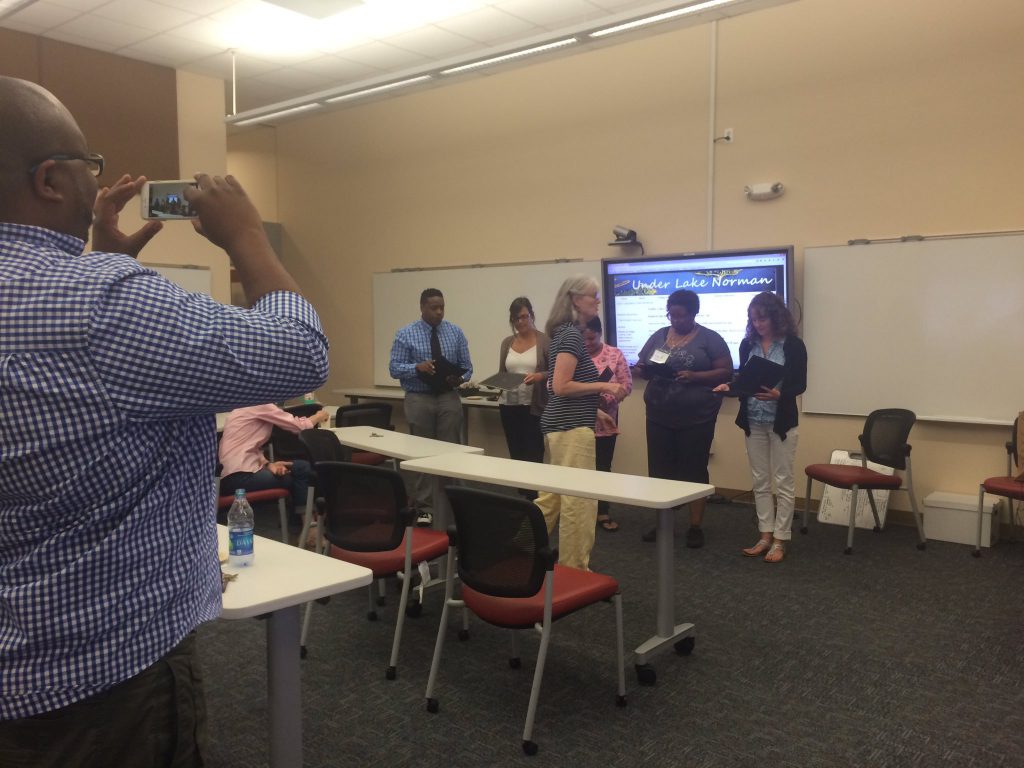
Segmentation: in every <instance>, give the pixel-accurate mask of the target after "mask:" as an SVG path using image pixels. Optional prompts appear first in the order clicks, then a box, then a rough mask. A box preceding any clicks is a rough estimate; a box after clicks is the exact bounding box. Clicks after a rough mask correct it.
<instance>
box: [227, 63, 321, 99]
mask: <svg viewBox="0 0 1024 768" xmlns="http://www.w3.org/2000/svg"><path fill="white" fill-rule="evenodd" d="M248 80H259V81H260V82H264V83H270V84H271V85H280V86H283V87H285V88H292V89H295V90H297V91H302V92H303V93H313V92H314V91H322V90H324V89H325V88H329V87H330V86H331V85H332V82H331V81H330V80H329V79H328V78H326V77H323V76H322V75H315V74H313V73H312V72H302V71H300V70H298V69H295V68H294V67H282V68H281V69H275V70H272V71H270V72H264V73H263V74H262V75H259V76H258V77H253V78H248ZM248 80H247V81H248Z"/></svg>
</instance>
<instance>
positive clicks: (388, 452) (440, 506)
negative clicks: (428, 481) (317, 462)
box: [331, 427, 484, 531]
mask: <svg viewBox="0 0 1024 768" xmlns="http://www.w3.org/2000/svg"><path fill="white" fill-rule="evenodd" d="M331 431H332V432H333V433H334V434H336V435H337V436H338V440H339V442H341V444H342V445H347V446H348V447H350V448H358V449H359V450H361V451H373V452H374V453H381V454H384V455H385V456H391V457H393V458H396V459H398V460H399V461H406V460H408V459H422V458H425V457H427V456H439V455H441V454H453V455H457V456H466V455H470V454H481V453H483V452H484V449H483V448H477V447H475V446H472V445H462V444H461V443H448V442H445V441H444V440H434V439H433V438H429V437H418V436H417V435H407V434H405V433H404V432H396V431H394V430H392V429H381V428H380V427H339V428H337V429H332V430H331ZM402 468H403V469H405V468H406V467H405V465H404V464H403V465H402ZM429 474H431V475H434V478H433V486H434V488H433V496H434V513H435V514H434V528H437V529H438V530H441V531H444V530H447V528H448V521H449V520H450V519H451V514H450V513H449V509H448V497H447V496H445V493H444V478H443V477H438V476H437V474H436V473H433V472H431V473H429Z"/></svg>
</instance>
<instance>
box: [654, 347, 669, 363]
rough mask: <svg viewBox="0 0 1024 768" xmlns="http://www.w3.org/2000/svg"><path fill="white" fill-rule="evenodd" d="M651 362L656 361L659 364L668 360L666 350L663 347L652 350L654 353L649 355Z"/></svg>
mask: <svg viewBox="0 0 1024 768" xmlns="http://www.w3.org/2000/svg"><path fill="white" fill-rule="evenodd" d="M651 362H652V363H658V364H659V365H660V364H662V363H666V362H668V351H667V350H664V349H656V350H654V353H653V354H652V355H651Z"/></svg>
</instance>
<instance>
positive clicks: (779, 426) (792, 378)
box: [736, 334, 807, 440]
mask: <svg viewBox="0 0 1024 768" xmlns="http://www.w3.org/2000/svg"><path fill="white" fill-rule="evenodd" d="M752 346H753V345H752V343H751V341H750V339H746V338H745V339H743V341H741V342H740V370H743V366H744V365H746V364H747V360H748V359H749V358H750V350H751V348H752ZM782 351H783V353H784V354H785V355H786V365H785V369H784V372H783V374H782V384H780V385H779V392H780V393H781V396H780V397H779V399H778V401H777V402H778V407H777V410H776V411H775V424H773V425H772V431H773V432H774V433H775V434H777V435H778V436H779V437H780V438H782V439H783V440H785V439H786V433H787V432H788V431H789V430H791V429H792V428H793V427H795V426H796V425H797V422H798V421H799V419H798V417H797V410H796V396H797V395H802V394H803V392H804V390H805V389H807V347H805V346H804V343H803V342H802V341H801V340H800V337H799V336H793V335H792V334H790V335H787V336H786V338H785V340H784V341H783V342H782ZM736 426H737V427H739V428H740V429H742V430H743V432H744V433H745V434H747V435H749V434H750V421H749V419H748V417H747V398H745V397H741V398H740V411H739V413H738V414H736Z"/></svg>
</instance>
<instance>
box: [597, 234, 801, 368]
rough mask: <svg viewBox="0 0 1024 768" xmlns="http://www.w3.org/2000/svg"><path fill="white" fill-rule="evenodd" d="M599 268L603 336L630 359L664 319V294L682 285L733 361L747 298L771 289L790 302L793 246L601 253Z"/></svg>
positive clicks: (744, 325) (736, 356)
mask: <svg viewBox="0 0 1024 768" xmlns="http://www.w3.org/2000/svg"><path fill="white" fill-rule="evenodd" d="M601 274H602V278H603V280H604V290H603V291H602V293H601V299H602V301H601V303H602V304H603V306H604V313H605V326H606V327H605V339H606V340H607V342H608V343H609V344H611V345H613V346H616V347H618V348H619V349H621V350H622V352H623V354H624V355H625V356H626V360H627V361H628V362H629V364H630V365H636V362H637V357H638V355H639V354H640V350H641V349H642V348H643V346H644V344H645V343H646V342H647V339H649V338H650V336H651V334H652V333H654V332H655V331H656V330H658V329H659V328H664V327H665V326H666V325H668V319H667V318H666V317H665V302H666V301H667V300H668V296H669V294H670V293H672V292H673V291H676V290H678V289H680V288H687V289H689V290H691V291H693V292H694V293H696V294H698V295H699V296H700V313H699V314H698V315H697V322H698V323H700V324H701V325H703V326H705V327H706V328H711V329H712V330H714V331H717V332H718V333H720V334H721V335H722V337H723V338H724V339H725V341H726V343H727V344H728V345H729V351H730V352H731V353H732V363H733V365H734V366H736V365H738V364H739V348H740V341H741V340H742V339H743V336H744V334H745V333H746V330H747V305H748V304H750V300H751V299H752V298H753V297H754V296H755V295H756V294H758V293H761V292H762V291H771V292H773V293H777V294H779V296H781V297H782V300H783V301H785V302H786V303H787V305H788V304H789V297H790V295H791V293H792V290H791V289H792V279H793V246H791V245H789V246H782V247H779V248H748V249H744V250H737V251H708V252H705V253H677V254H671V255H666V256H641V257H639V258H626V259H604V260H603V261H602V262H601Z"/></svg>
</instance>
